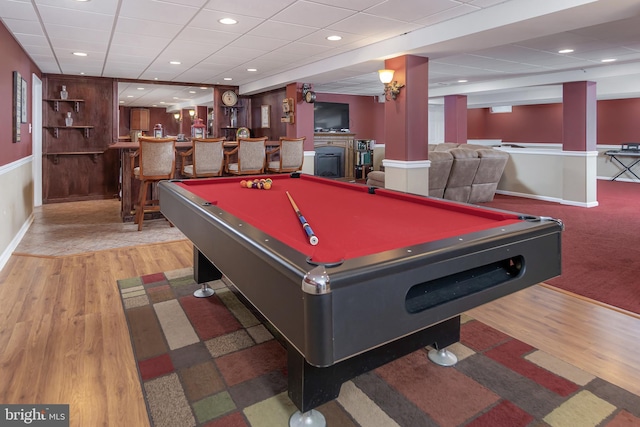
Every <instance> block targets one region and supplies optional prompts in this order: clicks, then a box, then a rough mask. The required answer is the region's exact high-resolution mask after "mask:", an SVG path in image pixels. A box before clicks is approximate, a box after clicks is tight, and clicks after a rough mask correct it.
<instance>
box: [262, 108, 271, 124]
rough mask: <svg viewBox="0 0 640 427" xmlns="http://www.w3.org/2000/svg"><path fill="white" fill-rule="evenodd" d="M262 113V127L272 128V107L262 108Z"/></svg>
mask: <svg viewBox="0 0 640 427" xmlns="http://www.w3.org/2000/svg"><path fill="white" fill-rule="evenodd" d="M260 113H261V114H260V127H263V128H268V127H271V105H263V106H261V107H260Z"/></svg>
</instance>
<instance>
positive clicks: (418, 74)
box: [382, 55, 430, 195]
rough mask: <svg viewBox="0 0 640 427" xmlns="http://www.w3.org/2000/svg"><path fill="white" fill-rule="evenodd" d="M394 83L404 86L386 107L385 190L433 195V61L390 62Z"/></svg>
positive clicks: (405, 59)
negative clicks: (430, 147) (430, 151)
mask: <svg viewBox="0 0 640 427" xmlns="http://www.w3.org/2000/svg"><path fill="white" fill-rule="evenodd" d="M385 68H388V69H391V70H394V71H395V73H394V76H393V80H397V81H398V83H399V84H404V85H405V87H403V88H402V89H401V91H400V94H399V95H398V96H397V98H396V99H395V100H393V99H387V100H386V101H385V105H384V113H385V114H384V123H385V159H384V160H383V162H382V164H383V165H384V168H385V187H386V188H390V189H393V190H399V191H404V192H408V193H413V194H420V195H428V194H429V164H430V162H429V160H428V138H429V125H428V114H429V59H428V58H424V57H421V56H413V55H404V56H399V57H397V58H392V59H387V60H386V61H385Z"/></svg>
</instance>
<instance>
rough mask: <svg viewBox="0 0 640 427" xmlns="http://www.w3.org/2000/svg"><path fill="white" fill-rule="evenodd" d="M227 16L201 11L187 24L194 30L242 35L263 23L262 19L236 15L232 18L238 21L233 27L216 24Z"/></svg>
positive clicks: (215, 12) (221, 13) (214, 11)
mask: <svg viewBox="0 0 640 427" xmlns="http://www.w3.org/2000/svg"><path fill="white" fill-rule="evenodd" d="M227 17H228V14H227V13H224V12H220V11H217V10H202V11H201V12H200V13H198V14H197V15H196V16H195V18H194V19H193V20H192V21H191V22H190V23H189V26H191V27H194V28H202V29H205V30H216V31H222V32H226V33H235V34H244V33H246V32H248V31H251V30H252V29H253V28H255V27H256V26H258V25H259V24H261V23H262V22H264V19H262V18H256V17H253V16H247V15H237V16H234V17H233V18H234V19H235V20H237V21H238V23H237V24H234V25H225V24H221V23H220V22H218V20H219V19H222V18H227Z"/></svg>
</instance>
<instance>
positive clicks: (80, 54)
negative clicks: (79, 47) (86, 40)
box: [73, 52, 87, 56]
mask: <svg viewBox="0 0 640 427" xmlns="http://www.w3.org/2000/svg"><path fill="white" fill-rule="evenodd" d="M73 54H74V55H75V56H87V54H86V53H84V52H73Z"/></svg>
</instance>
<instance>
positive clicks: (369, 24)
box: [328, 13, 419, 39]
mask: <svg viewBox="0 0 640 427" xmlns="http://www.w3.org/2000/svg"><path fill="white" fill-rule="evenodd" d="M328 28H329V29H330V30H335V31H344V32H345V33H352V34H361V35H370V36H373V35H375V36H380V34H385V35H384V36H380V37H379V39H383V38H386V37H388V36H389V35H390V34H394V35H400V34H403V33H406V32H409V31H413V30H416V29H418V28H419V26H418V25H416V24H408V23H404V22H401V21H397V20H393V19H388V18H384V17H379V16H374V15H369V14H366V13H359V14H358V15H355V16H350V17H348V18H346V19H343V20H342V21H340V22H336V23H335V24H331V25H329V26H328Z"/></svg>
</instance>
